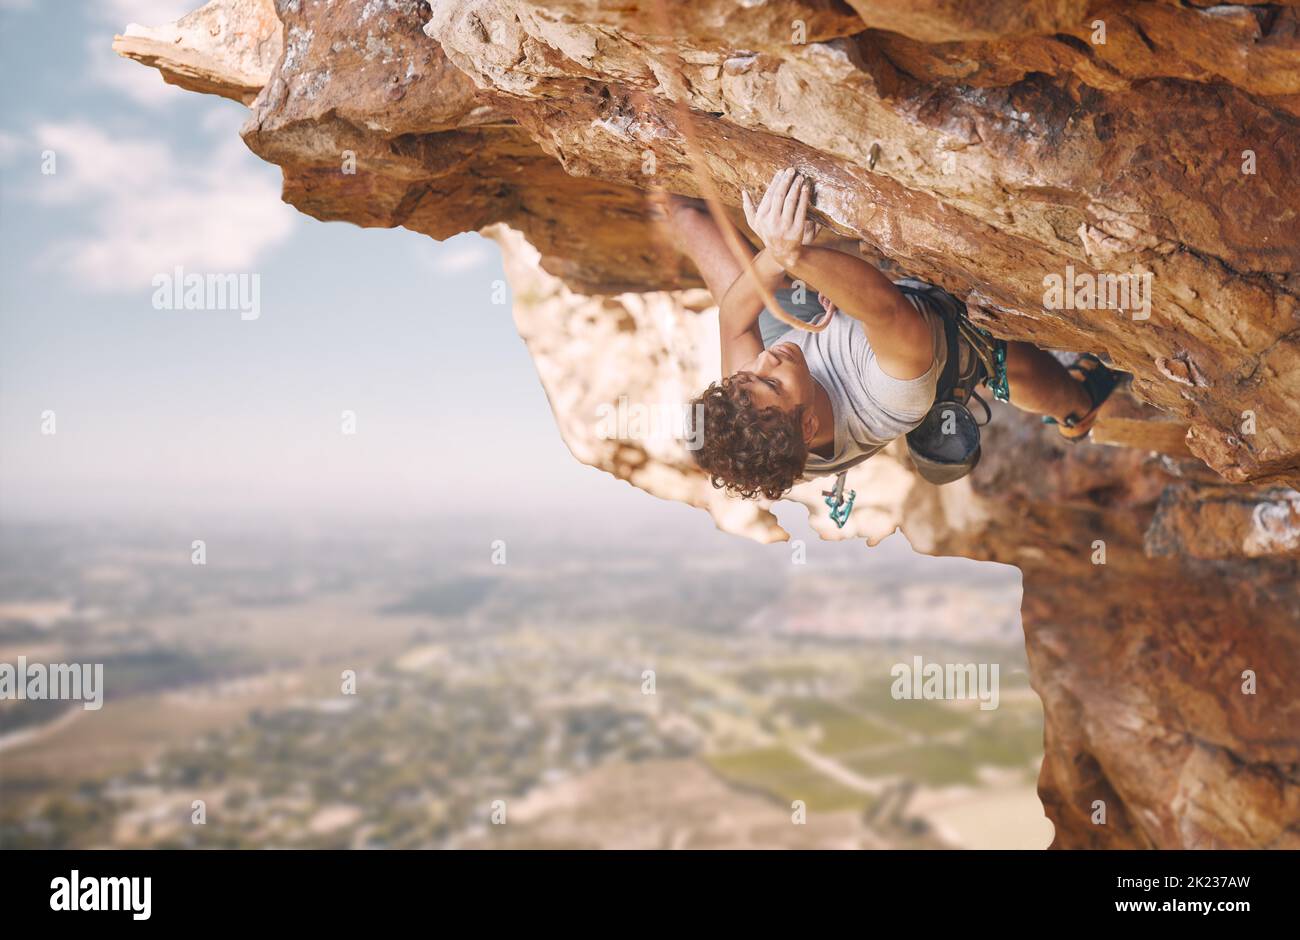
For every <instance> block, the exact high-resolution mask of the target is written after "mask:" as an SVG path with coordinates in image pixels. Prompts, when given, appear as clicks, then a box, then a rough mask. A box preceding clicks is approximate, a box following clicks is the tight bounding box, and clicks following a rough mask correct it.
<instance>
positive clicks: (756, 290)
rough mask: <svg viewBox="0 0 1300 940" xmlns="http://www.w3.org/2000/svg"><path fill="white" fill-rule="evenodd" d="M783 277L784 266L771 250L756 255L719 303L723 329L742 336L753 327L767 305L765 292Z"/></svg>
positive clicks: (732, 334) (730, 333) (775, 286)
mask: <svg viewBox="0 0 1300 940" xmlns="http://www.w3.org/2000/svg"><path fill="white" fill-rule="evenodd" d="M783 280H785V270H784V269H783V268H782V267H781V265H780V263H779V262H777V260H776V259H775V258H773V257H772V255H771V253H770V252H769V251H767V250H766V249H764V250H763V251H760V252H759V253H758V254H757V255H755V256H754V260H753V261H752V262H751V263H750V265H749V266H748V267H747V268H746V269H745V270H744V271H743V272H742V273H741V275H740V277H738V278H736V280H735V283H733V284H732V285H731V287H730V288H729V289H728V290H727V293H726V296H724V297H723V298H722V303H721V304H719V306H718V319H719V324H720V327H721V329H722V330H723V332H724V333H725V334H727V335H731V336H739V335H740V334H741V333H744V332H745V331H746V330H749V329H752V328H753V326H754V323H755V322H756V321H757V320H758V315H759V314H760V313H762V312H763V307H764V306H766V304H765V302H764V300H763V293H764V292H768V293H770V292H771V291H774V290H776V288H777V287H779V286H780V285H781V282H782V281H783Z"/></svg>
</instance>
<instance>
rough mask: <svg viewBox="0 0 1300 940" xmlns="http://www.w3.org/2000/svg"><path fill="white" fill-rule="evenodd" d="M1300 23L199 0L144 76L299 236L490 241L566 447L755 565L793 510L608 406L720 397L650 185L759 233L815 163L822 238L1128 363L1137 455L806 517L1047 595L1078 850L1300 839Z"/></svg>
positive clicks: (1147, 12)
mask: <svg viewBox="0 0 1300 940" xmlns="http://www.w3.org/2000/svg"><path fill="white" fill-rule="evenodd" d="M1298 24H1300V13H1298V12H1297V7H1295V6H1293V5H1286V4H1283V5H1277V4H1272V5H1263V4H1260V5H1240V6H1225V5H1217V6H1213V5H1208V4H1205V3H1201V2H1200V0H1192V2H1184V3H1174V2H1160V0H1149V2H1133V3H1119V2H1085V0H992V2H990V3H989V4H983V5H980V6H979V7H978V9H977V8H976V7H975V6H974V5H971V4H969V3H965V2H959V0H906V2H904V0H851V2H849V3H848V4H844V3H840V2H837V0H767V2H764V0H752V2H747V3H741V4H738V3H735V2H733V0H696V2H691V3H677V2H670V0H626V2H623V3H619V4H608V3H598V2H595V0H437V2H432V3H427V2H419V0H350V2H349V0H333V2H323V0H278V2H276V3H274V4H272V3H271V2H270V0H213V2H212V3H209V4H208V5H207V6H206V7H204V8H203V9H202V10H199V11H196V13H194V14H191V15H190V17H187V18H185V19H183V20H181V21H180V22H179V23H177V24H175V25H174V26H171V27H163V28H160V29H157V30H140V29H133V30H131V31H129V32H128V34H127V35H126V36H125V37H120V38H119V40H118V49H119V51H120V52H122V53H123V54H124V55H127V56H129V57H131V58H136V59H139V60H141V61H143V62H145V63H146V64H150V65H153V66H155V67H157V68H158V69H159V70H160V71H161V72H162V73H163V76H164V78H165V79H166V80H168V81H171V82H173V83H176V84H179V85H182V86H184V87H188V88H192V89H195V90H199V91H206V92H211V93H216V94H223V95H226V96H228V97H234V98H237V99H240V100H244V101H246V102H250V107H251V115H250V118H249V121H248V123H247V125H246V126H245V128H244V132H243V133H244V139H245V141H246V142H247V144H248V146H249V147H250V148H251V149H252V150H253V151H254V152H255V153H257V154H258V155H260V156H262V157H263V158H265V159H267V160H269V161H271V162H273V163H276V164H278V165H279V166H280V167H281V168H282V169H283V171H284V180H285V183H284V198H285V199H286V201H288V202H290V203H291V204H293V205H294V206H296V207H298V208H299V209H301V210H302V211H304V212H306V213H308V214H310V215H312V216H315V217H317V218H320V219H337V220H346V221H350V222H354V223H356V224H359V225H374V226H395V225H401V226H405V227H407V228H410V229H413V230H415V231H419V232H424V233H426V234H429V235H431V236H433V237H435V238H445V237H448V236H450V235H452V234H455V233H458V232H462V231H467V230H482V229H485V228H486V227H489V226H494V225H495V226H496V227H494V228H491V229H490V231H489V234H491V235H493V237H495V238H497V240H498V241H499V242H501V243H502V245H503V249H504V250H505V254H506V258H507V269H508V272H509V275H510V278H511V281H512V284H513V285H514V287H515V294H516V305H515V316H516V322H517V324H518V326H519V329H520V332H521V334H522V335H523V336H524V338H525V339H526V340H527V342H528V344H529V347H530V349H531V350H532V352H533V355H534V359H535V360H536V362H537V367H538V371H539V374H540V376H541V379H542V381H543V384H544V385H545V387H546V389H547V393H548V395H549V396H550V399H551V402H552V406H553V407H554V409H555V412H556V417H557V421H558V423H559V426H560V430H561V433H562V434H563V436H564V438H565V440H566V442H567V443H568V444H569V446H570V448H571V449H572V451H573V452H574V454H575V456H577V457H578V458H579V459H580V460H583V461H584V462H587V463H591V464H593V465H595V466H599V467H602V468H604V469H607V470H609V471H610V472H612V473H615V474H616V475H618V476H620V477H623V478H625V479H628V480H629V481H631V482H632V483H633V484H634V485H637V486H640V487H642V488H643V489H646V490H648V491H650V492H653V493H656V494H657V495H660V496H664V497H666V498H672V499H681V500H684V501H687V502H689V503H691V504H692V505H697V506H700V507H702V508H705V509H706V510H707V511H709V512H711V513H712V514H713V516H714V518H715V519H716V520H717V521H718V523H719V525H721V526H723V527H724V528H727V529H729V530H731V531H736V532H739V533H742V534H745V535H748V536H750V537H753V538H758V539H761V540H772V539H779V538H782V537H784V533H783V532H782V530H781V529H780V528H779V526H777V524H776V521H775V519H774V517H773V516H772V515H771V514H770V512H769V511H768V509H767V507H765V506H763V505H758V504H744V503H738V502H736V501H733V500H729V499H725V498H723V497H722V496H721V495H720V494H718V493H717V492H716V491H714V490H712V488H711V487H709V486H708V484H707V482H706V481H704V480H703V479H702V478H701V477H700V475H699V474H698V472H696V471H695V470H694V469H693V467H692V465H691V463H690V461H689V458H688V457H687V456H686V455H685V454H683V453H682V450H681V448H680V445H679V444H678V443H677V442H672V441H668V440H655V441H647V440H645V439H637V440H631V439H629V437H628V435H626V434H624V435H623V437H621V438H620V437H618V435H617V434H616V435H615V436H613V437H611V436H610V435H609V434H608V433H605V432H606V431H607V430H608V427H606V428H604V429H602V427H601V422H600V421H599V420H598V417H597V416H598V415H599V414H600V409H601V406H608V407H607V408H606V409H605V411H606V412H607V413H609V410H610V409H611V408H612V409H617V407H618V401H619V398H620V397H621V396H625V398H626V400H627V401H628V402H632V403H638V402H640V403H646V402H658V403H664V402H668V403H678V404H680V403H681V402H683V401H684V400H685V399H686V398H688V397H689V396H690V395H691V394H692V393H693V392H694V391H696V390H698V388H700V387H701V386H702V385H703V384H704V383H705V382H707V380H708V379H709V378H711V377H713V375H714V374H716V368H717V367H716V362H717V349H716V347H717V337H716V327H714V326H713V317H712V311H711V309H709V308H708V307H707V304H708V299H707V296H706V295H703V294H702V293H701V292H698V291H691V290H689V288H692V287H697V286H698V284H699V282H698V279H697V277H696V275H695V273H694V271H693V269H692V268H691V266H690V265H689V263H688V262H686V261H685V259H683V258H682V257H681V256H680V255H679V254H678V253H677V252H676V251H675V250H674V248H673V246H672V245H671V244H670V243H668V242H667V241H666V239H665V238H664V235H663V233H662V231H661V229H660V228H659V227H658V226H657V225H656V224H655V223H654V222H653V221H652V220H651V217H650V214H649V212H648V205H647V198H646V196H647V193H648V192H650V191H652V190H667V191H670V192H679V193H686V194H691V195H703V196H706V197H709V198H711V199H713V200H715V201H716V203H717V205H718V206H719V208H720V210H721V211H726V212H728V213H729V214H730V215H731V216H732V217H733V218H735V219H737V220H739V216H738V214H737V212H736V207H737V206H738V205H739V203H740V192H741V190H742V189H749V190H750V191H751V192H755V193H757V192H759V191H761V188H762V186H763V185H764V184H765V182H766V180H767V179H768V178H769V177H770V176H771V174H772V172H773V170H774V169H775V168H777V167H778V166H782V165H786V164H796V165H798V166H800V167H801V168H803V169H804V171H805V172H807V173H808V174H810V175H811V176H812V177H813V178H814V179H815V180H816V195H815V198H814V211H815V214H816V215H817V217H818V218H819V219H820V221H822V222H824V223H825V224H826V226H827V229H828V233H827V234H828V237H834V238H838V239H841V240H848V242H847V243H849V244H856V245H857V247H858V249H859V250H860V251H862V252H863V253H864V255H866V256H868V257H870V258H872V259H873V260H875V261H877V262H878V263H881V264H882V265H884V266H887V267H888V269H889V270H891V271H894V272H897V273H899V274H902V273H906V274H910V275H914V276H918V277H922V278H925V279H927V280H930V281H933V282H935V283H938V284H941V285H943V286H945V287H947V288H948V289H949V290H952V291H953V292H954V293H956V294H958V295H959V296H961V297H963V298H964V299H965V300H966V301H967V303H968V306H969V307H970V309H971V311H972V314H973V316H975V317H976V318H977V319H978V320H979V321H980V322H982V323H983V325H985V326H987V327H988V328H989V329H991V330H992V331H993V332H994V333H996V334H997V335H1000V336H1004V337H1007V338H1014V339H1026V340H1030V341H1032V342H1035V343H1037V344H1038V345H1040V346H1044V347H1050V348H1057V349H1065V350H1083V349H1087V350H1093V351H1098V352H1104V353H1106V354H1108V355H1109V357H1110V358H1111V359H1112V360H1113V361H1114V362H1115V363H1117V364H1118V365H1119V366H1120V367H1122V368H1124V369H1125V370H1127V371H1130V372H1132V373H1133V375H1134V377H1135V378H1134V382H1133V388H1132V395H1131V398H1130V399H1129V400H1127V401H1125V402H1123V403H1122V407H1121V408H1119V409H1118V410H1117V411H1116V413H1115V414H1114V415H1113V416H1112V417H1110V418H1108V419H1107V421H1106V423H1105V424H1104V425H1102V426H1100V427H1099V428H1098V429H1097V431H1096V433H1095V435H1094V436H1095V438H1096V440H1097V441H1098V442H1106V443H1109V444H1111V445H1114V446H1099V444H1098V443H1094V444H1086V445H1080V446H1075V447H1067V446H1065V445H1063V444H1061V443H1059V442H1058V441H1057V440H1056V438H1055V437H1054V436H1053V435H1051V434H1048V433H1046V432H1044V431H1043V430H1042V429H1041V428H1040V427H1038V426H1037V425H1035V424H1034V423H1032V422H1030V421H1028V420H1026V419H1022V418H1019V417H1018V416H1016V415H1014V414H1012V413H1010V412H1009V411H999V413H998V416H997V420H996V422H995V425H994V428H993V429H992V431H991V433H990V434H989V439H988V441H987V443H986V446H985V455H986V456H985V459H984V462H983V463H982V464H981V466H980V467H979V469H978V470H977V472H976V473H975V474H974V475H973V476H972V477H971V478H970V479H968V480H966V481H962V482H960V483H958V484H954V485H952V486H949V487H944V488H941V489H936V488H934V487H930V486H928V485H926V484H924V483H922V482H920V481H919V480H917V478H916V477H915V476H914V475H913V474H912V472H911V469H910V467H909V465H908V463H907V459H906V456H905V454H904V453H902V452H901V451H900V450H899V449H898V448H897V447H894V448H891V449H890V450H889V451H888V452H886V453H884V454H882V455H880V456H878V457H877V458H874V459H873V460H871V461H868V462H867V463H866V464H863V465H862V466H860V467H859V468H857V469H856V470H855V471H854V472H853V473H852V474H851V476H850V483H849V485H850V486H851V487H853V488H855V489H856V490H857V492H858V494H859V498H858V504H857V508H856V509H855V511H854V514H853V517H852V519H851V521H850V525H849V527H848V528H846V529H845V530H843V531H840V530H836V529H835V528H834V527H833V525H831V524H830V523H829V521H828V520H827V519H826V518H825V510H824V507H822V505H821V497H820V492H819V491H820V489H821V486H822V485H824V484H819V483H813V484H806V485H804V486H801V487H800V488H798V489H797V490H796V491H795V493H794V494H793V498H794V499H796V500H798V501H800V502H802V503H804V504H805V505H807V506H809V507H810V510H811V511H812V517H813V519H814V525H815V526H816V527H817V528H818V531H820V532H821V533H822V534H823V535H825V536H827V537H839V538H846V537H859V538H865V539H867V540H868V541H869V542H874V541H877V540H878V539H880V538H883V537H884V536H885V535H887V534H888V533H889V532H891V531H893V530H894V529H895V527H897V526H898V525H900V524H901V525H902V526H903V528H904V531H905V532H906V533H907V534H908V537H909V538H910V539H911V540H912V542H913V545H914V546H915V547H916V548H917V549H918V550H921V551H926V552H931V553H942V554H961V555H966V556H969V557H974V558H986V559H992V560H996V561H1001V562H1006V563H1009V564H1014V565H1017V566H1018V567H1020V569H1021V570H1022V571H1023V572H1024V584H1025V601H1024V610H1023V617H1024V625H1025V635H1026V644H1027V648H1028V651H1029V656H1030V663H1031V667H1032V670H1033V673H1034V683H1035V688H1036V689H1037V690H1038V692H1039V694H1040V696H1041V697H1042V700H1043V703H1044V707H1045V711H1046V718H1047V730H1046V740H1045V749H1046V759H1045V762H1044V765H1043V771H1042V775H1041V778H1040V786H1039V789H1040V793H1041V795H1042V798H1043V801H1044V804H1045V806H1046V809H1047V812H1048V816H1049V817H1050V818H1051V819H1052V820H1053V822H1054V823H1055V824H1056V828H1057V837H1056V840H1055V843H1054V845H1056V846H1060V847H1079V846H1092V847H1137V846H1154V847H1179V846H1187V847H1208V846H1224V847H1228V846H1261V847H1262V846H1274V847H1280V846H1291V847H1295V846H1300V687H1298V684H1297V682H1296V679H1295V677H1296V676H1297V675H1300V577H1298V575H1300V561H1297V559H1300V494H1297V492H1296V490H1295V489H1294V487H1296V486H1297V485H1300V300H1298V298H1300V274H1298V273H1297V272H1300V211H1298V210H1300V197H1298V196H1297V194H1296V188H1295V180H1296V179H1297V177H1298V176H1300V172H1298V171H1300V28H1298ZM258 89H260V91H259V90H258ZM497 223H503V224H501V225H497ZM1058 286H1059V288H1060V289H1059V290H1057V289H1056V287H1058ZM1121 290H1122V291H1123V292H1124V294H1126V295H1127V296H1125V297H1123V298H1121V297H1120V292H1121ZM1099 295H1100V296H1099ZM596 350H599V352H600V357H602V358H603V359H604V360H605V361H606V362H615V363H617V367H615V368H611V369H609V370H606V371H605V372H595V373H594V374H593V372H594V370H593V369H592V368H591V363H592V361H594V360H595V359H596V358H597V356H596V353H595V351H596ZM1252 689H1253V692H1251V690H1252ZM1098 801H1100V803H1098ZM1101 804H1104V808H1105V823H1104V824H1099V823H1098V821H1097V820H1098V818H1099V817H1098V806H1099V805H1101Z"/></svg>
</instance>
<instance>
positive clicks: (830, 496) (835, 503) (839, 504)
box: [822, 470, 858, 529]
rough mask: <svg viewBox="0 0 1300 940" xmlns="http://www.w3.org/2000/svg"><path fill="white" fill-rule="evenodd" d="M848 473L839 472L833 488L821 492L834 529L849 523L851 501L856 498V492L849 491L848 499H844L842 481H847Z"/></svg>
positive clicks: (851, 510) (851, 507) (851, 508)
mask: <svg viewBox="0 0 1300 940" xmlns="http://www.w3.org/2000/svg"><path fill="white" fill-rule="evenodd" d="M848 476H849V471H847V470H841V471H840V472H839V474H838V475H837V476H836V477H835V486H833V487H832V488H831V489H829V490H822V495H823V496H825V497H826V505H827V506H829V507H830V508H831V521H832V522H834V523H835V526H836V528H839V529H842V528H844V524H845V523H846V522H848V521H849V513H851V512H853V500H854V499H856V498H857V495H858V491H857V490H849V498H848V499H847V500H846V499H845V498H844V481H845V480H847V479H848Z"/></svg>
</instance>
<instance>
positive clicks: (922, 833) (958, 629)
mask: <svg viewBox="0 0 1300 940" xmlns="http://www.w3.org/2000/svg"><path fill="white" fill-rule="evenodd" d="M205 535H206V537H205V538H204V540H203V541H204V554H203V556H202V560H203V561H204V563H203V564H195V563H194V560H195V555H194V549H193V543H194V540H195V538H196V536H195V533H192V532H180V531H162V530H136V529H132V528H128V527H120V526H102V525H101V526H78V525H36V524H26V525H8V526H6V527H4V528H3V529H0V561H2V562H3V564H2V565H0V571H2V572H3V573H2V574H0V662H14V661H15V659H16V657H18V656H24V657H26V658H27V660H29V661H32V662H36V661H40V662H47V663H57V662H77V663H99V664H102V665H103V692H102V694H103V702H102V705H103V707H102V708H101V709H99V710H97V711H91V710H86V709H83V708H82V707H81V706H80V705H79V704H77V703H74V702H70V701H59V700H51V701H0V793H2V794H3V799H2V800H0V846H3V847H5V848H18V847H24V848H64V847H109V846H112V847H195V848H206V847H232V848H233V847H250V848H253V847H258V848H260V847H267V848H270V847H337V848H493V847H501V848H507V847H509V848H523V847H555V848H606V847H609V848H613V847H629V848H633V847H635V848H707V847H736V848H742V847H759V848H782V847H802V848H814V847H826V848H855V847H893V846H905V847H1026V848H1027V847H1042V846H1045V845H1046V844H1047V843H1048V842H1049V841H1050V840H1051V834H1052V830H1051V825H1050V823H1048V822H1047V821H1046V819H1044V818H1043V816H1042V809H1041V806H1039V805H1038V802H1037V798H1036V796H1035V792H1034V787H1035V780H1036V776H1037V770H1038V765H1039V762H1040V760H1041V757H1042V735H1043V725H1042V709H1041V706H1040V704H1039V701H1038V698H1037V696H1036V695H1035V694H1034V693H1033V691H1032V690H1031V689H1030V688H1029V685H1028V681H1027V676H1026V664H1025V653H1024V642H1023V638H1022V636H1021V632H1020V625H1019V601H1020V590H1019V579H1018V575H1017V573H1015V572H1014V571H1011V570H1010V569H1005V568H1001V567H998V566H992V565H977V564H975V563H973V562H964V561H957V560H942V561H934V560H931V559H920V558H918V557H916V556H911V555H910V552H907V550H906V549H902V550H898V549H895V550H890V551H886V550H883V549H875V550H871V551H868V550H866V549H865V548H864V547H863V546H862V545H861V544H860V543H858V544H856V545H850V544H839V545H818V546H815V550H813V549H814V547H813V546H810V551H809V554H808V559H807V563H806V564H802V565H796V564H792V563H791V560H790V559H791V553H790V551H789V550H788V548H786V547H784V546H779V545H778V546H766V547H764V546H757V545H753V544H750V543H748V542H745V541H744V540H741V539H733V540H730V541H729V542H728V543H727V544H728V546H729V548H728V550H727V551H726V552H725V553H722V554H719V553H716V552H714V553H712V554H705V553H703V552H701V551H697V550H692V549H690V548H689V547H684V546H683V544H682V543H681V542H680V541H679V540H677V539H675V538H673V537H672V535H671V533H669V534H661V535H658V536H656V535H654V534H648V535H646V536H645V537H641V538H637V539H629V540H627V542H626V544H624V545H622V546H619V547H618V548H617V550H611V548H610V547H609V546H608V545H605V544H601V543H599V542H594V541H593V540H591V539H590V538H585V537H579V536H577V535H572V534H570V535H565V534H556V533H554V532H550V531H547V532H543V533H531V534H524V535H520V534H518V533H514V534H511V535H510V536H509V537H508V538H506V539H505V540H504V544H505V546H506V551H505V552H504V553H503V554H504V557H503V558H500V559H496V558H494V556H493V552H492V550H491V548H490V545H491V543H492V541H493V537H492V533H491V532H489V531H487V530H486V528H484V527H481V526H477V525H475V524H472V523H468V524H467V523H464V522H456V521H451V520H449V521H446V522H445V523H443V524H429V525H419V526H417V525H412V526H410V527H408V528H405V529H394V528H391V527H389V528H383V529H380V528H376V529H374V530H373V531H353V532H348V533H346V535H340V534H333V535H328V536H326V535H321V534H311V533H308V534H303V533H292V532H286V531H275V532H273V533H272V534H268V535H261V536H252V535H248V534H247V533H239V532H235V533H229V532H221V531H215V532H212V533H205ZM494 560H503V561H505V563H504V564H493V561H494ZM914 657H924V659H925V661H927V662H939V663H944V662H948V663H983V664H996V665H997V666H998V669H997V670H996V674H997V676H998V682H999V689H998V692H999V695H998V699H997V701H996V707H995V708H986V709H981V708H980V703H979V702H978V701H974V700H965V701H956V700H953V701H948V700H938V701H935V700H931V699H927V698H924V697H919V698H913V699H908V700H899V699H898V698H896V697H894V696H892V695H891V693H890V687H891V682H892V679H891V674H890V671H891V666H893V665H894V664H896V663H906V664H910V663H912V662H913V660H914Z"/></svg>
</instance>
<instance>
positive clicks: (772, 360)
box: [736, 343, 813, 414]
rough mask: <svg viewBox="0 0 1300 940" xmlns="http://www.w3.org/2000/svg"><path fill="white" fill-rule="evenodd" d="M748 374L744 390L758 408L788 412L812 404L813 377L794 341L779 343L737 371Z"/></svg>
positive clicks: (740, 373)
mask: <svg viewBox="0 0 1300 940" xmlns="http://www.w3.org/2000/svg"><path fill="white" fill-rule="evenodd" d="M736 372H737V374H738V376H739V375H744V374H746V373H748V375H749V379H748V381H746V382H745V390H746V391H747V392H749V397H750V399H751V400H752V401H753V402H754V405H755V406H756V407H758V408H768V407H773V406H774V407H776V408H779V409H780V410H781V411H783V412H786V413H787V414H789V413H793V412H794V410H795V409H796V408H798V407H800V406H801V405H802V406H805V408H806V409H811V408H812V406H813V377H812V373H811V372H809V371H808V362H807V360H806V359H804V357H803V350H802V349H800V348H799V347H798V346H796V345H795V344H794V343H777V344H776V345H774V346H771V347H769V348H768V349H765V350H763V351H762V352H761V353H759V354H758V356H757V357H756V358H754V359H752V360H750V361H749V362H747V363H745V364H744V365H743V366H741V367H740V368H739V369H737V370H736Z"/></svg>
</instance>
